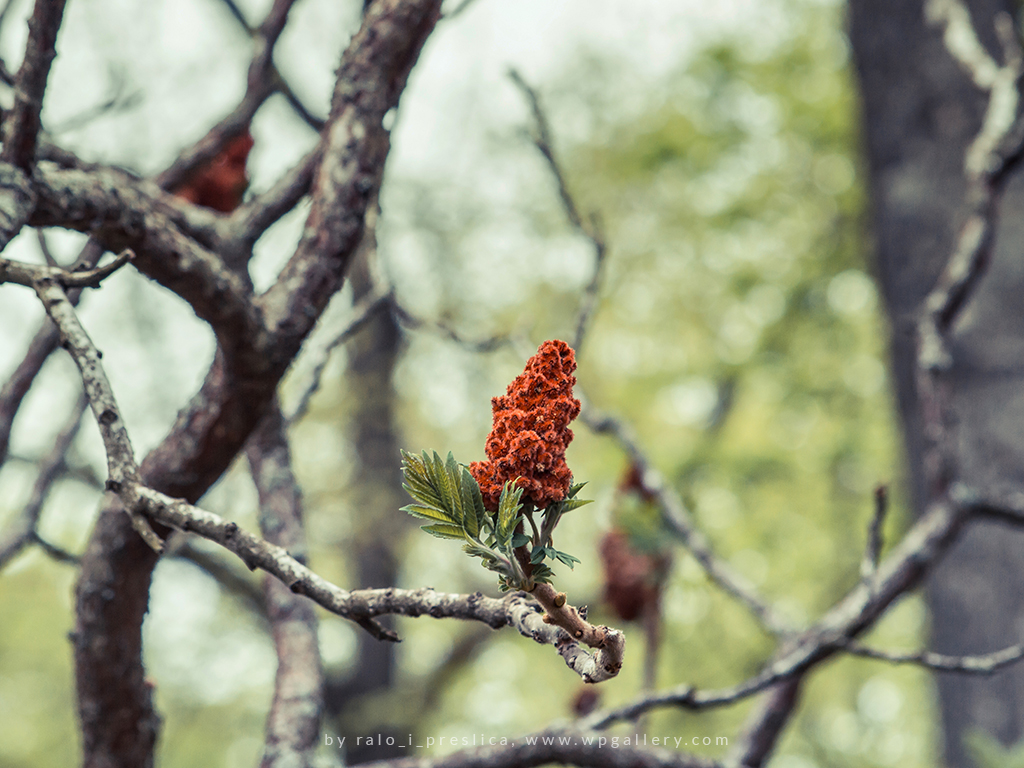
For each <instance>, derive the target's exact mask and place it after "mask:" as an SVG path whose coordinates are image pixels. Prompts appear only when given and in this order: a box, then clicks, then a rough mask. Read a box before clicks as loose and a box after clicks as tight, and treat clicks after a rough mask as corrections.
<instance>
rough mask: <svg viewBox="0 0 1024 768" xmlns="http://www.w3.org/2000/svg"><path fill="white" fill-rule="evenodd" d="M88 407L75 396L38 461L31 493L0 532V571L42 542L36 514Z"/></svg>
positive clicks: (60, 470) (84, 400) (83, 397)
mask: <svg viewBox="0 0 1024 768" xmlns="http://www.w3.org/2000/svg"><path fill="white" fill-rule="evenodd" d="M88 407H89V401H88V399H86V397H85V396H84V395H83V396H82V397H80V398H79V399H78V403H77V404H76V405H75V407H74V409H73V411H72V413H71V416H70V417H68V420H67V423H66V424H65V426H64V428H63V429H62V430H61V431H60V433H59V434H58V435H57V438H56V440H54V443H53V448H52V449H51V450H50V453H49V454H48V455H47V456H46V458H44V459H43V461H42V462H41V463H40V464H39V473H38V474H37V475H36V481H35V484H34V485H33V486H32V495H31V496H29V499H28V501H27V502H26V503H25V506H24V507H22V509H21V512H20V514H19V515H18V516H17V517H16V518H15V519H14V520H13V521H12V522H11V523H10V524H8V526H7V527H6V529H5V530H4V531H3V532H2V533H0V570H3V568H4V566H6V565H7V564H8V563H9V562H10V561H11V560H13V559H14V557H16V556H17V554H18V553H19V552H21V551H22V550H23V549H24V548H25V547H26V546H28V545H30V544H33V543H42V542H41V540H40V539H39V534H38V530H37V529H38V526H39V516H40V514H42V511H43V505H44V504H45V503H46V499H47V497H48V496H49V495H50V490H51V489H52V488H53V485H54V483H55V482H56V481H57V480H58V479H59V476H60V474H61V472H62V470H63V469H64V467H65V466H66V462H67V453H68V450H69V449H70V448H71V443H72V442H73V441H74V439H75V436H76V435H77V434H78V428H79V427H80V426H81V424H82V415H83V414H84V413H85V411H86V409H87V408H88ZM48 551H49V550H48Z"/></svg>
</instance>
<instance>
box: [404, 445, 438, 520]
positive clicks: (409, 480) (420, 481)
mask: <svg viewBox="0 0 1024 768" xmlns="http://www.w3.org/2000/svg"><path fill="white" fill-rule="evenodd" d="M402 474H403V475H404V476H405V483H404V484H403V485H402V487H403V488H405V490H406V491H407V492H408V493H409V495H410V496H412V497H413V498H414V499H415V500H416V501H418V502H420V503H422V504H425V505H427V506H430V507H437V508H438V509H442V508H444V502H443V501H442V500H441V496H440V494H438V492H437V489H436V488H435V487H434V483H433V482H431V480H430V470H429V462H428V461H427V460H426V453H424V455H423V457H420V456H416V455H414V454H411V453H406V452H405V451H402Z"/></svg>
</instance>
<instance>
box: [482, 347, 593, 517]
mask: <svg viewBox="0 0 1024 768" xmlns="http://www.w3.org/2000/svg"><path fill="white" fill-rule="evenodd" d="M575 370H576V355H575V353H574V352H573V351H572V348H570V347H569V345H568V344H566V343H565V342H564V341H545V342H544V343H543V344H541V345H540V349H538V350H537V354H535V355H534V356H533V357H531V358H530V359H529V360H528V361H527V363H526V370H525V371H523V373H522V374H520V375H519V376H517V377H516V378H515V381H513V382H512V383H511V384H509V386H508V390H507V391H506V393H505V394H504V395H502V396H501V397H495V398H493V399H492V400H491V405H492V409H493V412H494V427H493V428H492V429H491V433H490V435H488V437H487V445H486V451H487V458H488V461H474V462H473V463H472V464H470V465H469V471H470V473H471V474H472V475H473V477H474V478H476V481H477V482H478V483H479V484H480V492H481V493H482V494H483V497H484V506H485V507H487V509H489V510H491V511H494V510H496V509H497V508H498V499H499V498H501V489H502V487H503V486H504V485H505V483H506V482H507V481H509V480H515V479H516V478H519V482H518V484H519V486H520V487H522V488H523V500H524V501H525V500H529V501H531V502H533V505H534V506H535V507H537V508H538V509H543V508H544V507H546V506H548V504H551V503H552V502H555V501H561V500H562V499H564V498H565V497H566V495H567V494H568V493H569V486H570V485H571V483H572V472H570V471H569V467H568V466H567V465H566V463H565V449H566V446H568V445H569V443H570V442H571V441H572V430H571V429H569V422H570V421H572V420H573V419H575V418H576V417H577V416H578V415H579V412H580V401H579V400H577V399H576V398H574V397H573V396H572V386H573V384H575V383H576V377H575V376H573V375H572V372H573V371H575Z"/></svg>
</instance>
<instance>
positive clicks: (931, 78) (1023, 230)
mask: <svg viewBox="0 0 1024 768" xmlns="http://www.w3.org/2000/svg"><path fill="white" fill-rule="evenodd" d="M966 5H967V6H969V8H970V10H971V13H972V16H973V19H974V26H975V29H976V30H977V32H978V35H979V37H980V38H981V40H982V41H983V43H984V44H985V45H986V46H987V47H988V49H989V50H990V51H991V52H993V55H994V56H995V58H996V59H997V60H998V61H1000V62H1001V61H1002V55H1001V51H1000V48H999V46H998V44H997V42H996V40H995V34H994V24H993V19H994V17H995V14H996V13H998V12H1002V11H1005V12H1011V11H1013V10H1014V9H1013V6H1012V4H1011V3H1009V2H1003V1H1001V0H966ZM849 18H850V38H851V43H852V47H853V53H854V58H855V63H856V68H857V74H858V76H859V78H860V87H861V95H862V109H863V125H864V134H863V136H864V139H863V141H864V147H865V150H866V155H867V165H868V169H869V172H870V191H871V200H872V216H873V224H874V236H875V241H876V242H875V245H876V249H877V260H876V270H877V277H878V279H879V282H880V285H881V290H882V293H883V295H884V301H885V306H886V309H887V310H888V313H889V318H890V322H891V327H892V371H893V384H894V387H895V392H896V396H897V404H898V408H899V413H900V416H901V418H902V420H903V426H904V434H905V440H906V449H907V454H906V455H907V461H908V471H909V480H910V482H911V486H912V493H913V498H914V503H915V505H916V507H917V508H918V509H921V506H922V503H923V502H924V501H925V500H926V498H927V494H928V491H929V489H927V488H925V487H924V481H923V472H922V464H921V459H922V448H923V445H924V444H923V436H922V434H921V429H920V415H919V408H918V403H917V401H916V397H915V391H914V356H915V337H914V323H915V320H916V317H917V314H918V311H919V309H920V307H921V303H922V300H923V299H924V297H925V296H926V294H927V293H928V292H929V291H930V290H931V288H932V287H933V285H934V283H935V280H936V278H937V276H938V273H939V271H940V270H941V268H942V266H943V264H944V263H945V261H946V259H947V258H948V256H949V254H950V253H951V251H952V249H953V244H954V240H955V238H956V237H957V234H958V231H959V226H960V224H961V223H962V221H963V218H964V217H963V211H964V209H965V204H966V200H965V193H966V182H965V179H964V174H963V158H964V152H965V150H966V147H967V145H968V144H969V142H970V140H971V139H972V138H973V136H974V135H975V133H976V132H977V130H978V127H979V125H980V121H981V116H982V114H983V109H984V106H985V100H984V98H983V95H982V94H980V93H979V92H978V91H977V90H976V89H975V88H974V86H973V85H972V84H971V82H970V81H969V79H968V78H967V76H966V75H965V74H964V73H963V72H962V71H961V69H960V67H959V65H958V64H957V63H956V62H955V61H954V60H953V59H952V58H951V56H950V55H949V53H948V52H947V51H946V49H945V47H944V46H943V43H942V40H941V37H940V34H939V31H938V30H936V29H935V28H933V27H930V26H928V25H926V23H925V20H924V9H923V0H850V2H849ZM1021 211H1024V188H1022V184H1021V181H1020V180H1019V179H1016V180H1014V181H1013V182H1012V183H1011V186H1010V188H1009V189H1008V191H1007V194H1006V197H1005V199H1004V201H1003V208H1002V218H1001V224H1000V227H999V235H998V245H997V249H996V252H995V256H994V262H993V264H992V265H991V268H990V271H989V273H988V275H987V276H985V277H984V279H983V281H982V284H981V286H980V289H979V291H978V292H977V294H976V295H975V297H974V299H973V300H972V301H971V303H970V305H969V306H968V307H967V308H966V311H965V313H964V315H963V316H962V318H961V320H960V323H959V326H958V329H957V333H956V338H955V341H954V348H953V350H952V351H953V354H954V359H955V362H954V368H953V370H952V371H951V372H950V374H948V380H949V382H950V384H951V387H952V390H953V411H954V418H955V427H954V428H955V429H956V430H957V440H958V446H959V453H958V462H959V476H960V477H961V478H963V479H964V480H966V481H967V482H969V483H971V484H973V485H975V486H977V487H980V488H985V487H993V486H1005V485H1007V484H1008V483H1021V482H1022V481H1024V461H1022V454H1024V397H1022V396H1021V392H1022V391H1024V259H1022V258H1021V250H1022V248H1024V220H1022V217H1021V215H1020V213H1021ZM1022 582H1024V537H1022V536H1021V534H1020V533H1019V532H1017V531H1011V530H1008V529H1005V528H1002V527H999V526H997V525H994V524H985V525H981V524H975V525H974V527H972V528H971V529H970V530H969V531H967V532H966V534H965V535H964V536H963V537H962V539H961V540H960V541H959V542H958V544H957V545H956V547H955V548H954V550H953V551H952V552H951V553H950V554H949V555H948V556H947V558H946V559H945V561H944V562H943V563H942V564H941V565H940V567H939V568H938V569H937V570H936V571H935V572H934V573H933V575H932V577H931V579H930V580H929V583H928V588H927V599H928V602H929V604H930V607H931V613H932V647H933V648H934V649H935V650H937V651H940V652H942V653H949V654H964V653H979V652H986V651H992V650H995V649H997V648H1001V647H1004V646H1007V645H1012V644H1014V643H1017V642H1019V641H1020V640H1021V637H1022V635H1024V590H1022V589H1021V586H1020V585H1021V583H1022ZM938 690H939V695H940V699H941V710H942V722H943V731H944V735H943V738H944V745H943V746H944V755H945V760H946V763H947V764H948V765H950V766H957V767H959V766H968V765H972V762H971V761H970V759H969V754H970V753H969V750H967V749H966V748H965V745H964V737H965V736H966V735H968V734H969V733H971V732H976V731H981V732H983V733H985V734H988V735H989V736H991V737H994V738H996V739H998V740H999V741H1000V742H1002V743H1003V744H1006V745H1009V744H1013V743H1015V742H1017V741H1019V740H1020V739H1021V733H1022V726H1024V667H1022V666H1016V667H1013V668H1012V669H1011V670H1010V671H1006V672H1002V673H1000V674H998V675H996V676H994V677H991V678H977V677H968V676H957V675H942V676H939V677H938Z"/></svg>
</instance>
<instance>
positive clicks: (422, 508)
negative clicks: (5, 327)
mask: <svg viewBox="0 0 1024 768" xmlns="http://www.w3.org/2000/svg"><path fill="white" fill-rule="evenodd" d="M402 511H403V512H408V513H409V514H410V515H412V516H413V517H420V518H423V519H424V520H439V521H440V522H442V523H448V524H451V525H458V526H459V528H460V529H461V527H462V525H461V523H460V521H458V520H456V519H455V518H453V517H452V516H451V515H450V514H449V513H448V512H446V511H445V510H443V509H438V508H437V507H428V506H426V505H424V504H408V505H406V506H404V507H402Z"/></svg>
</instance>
